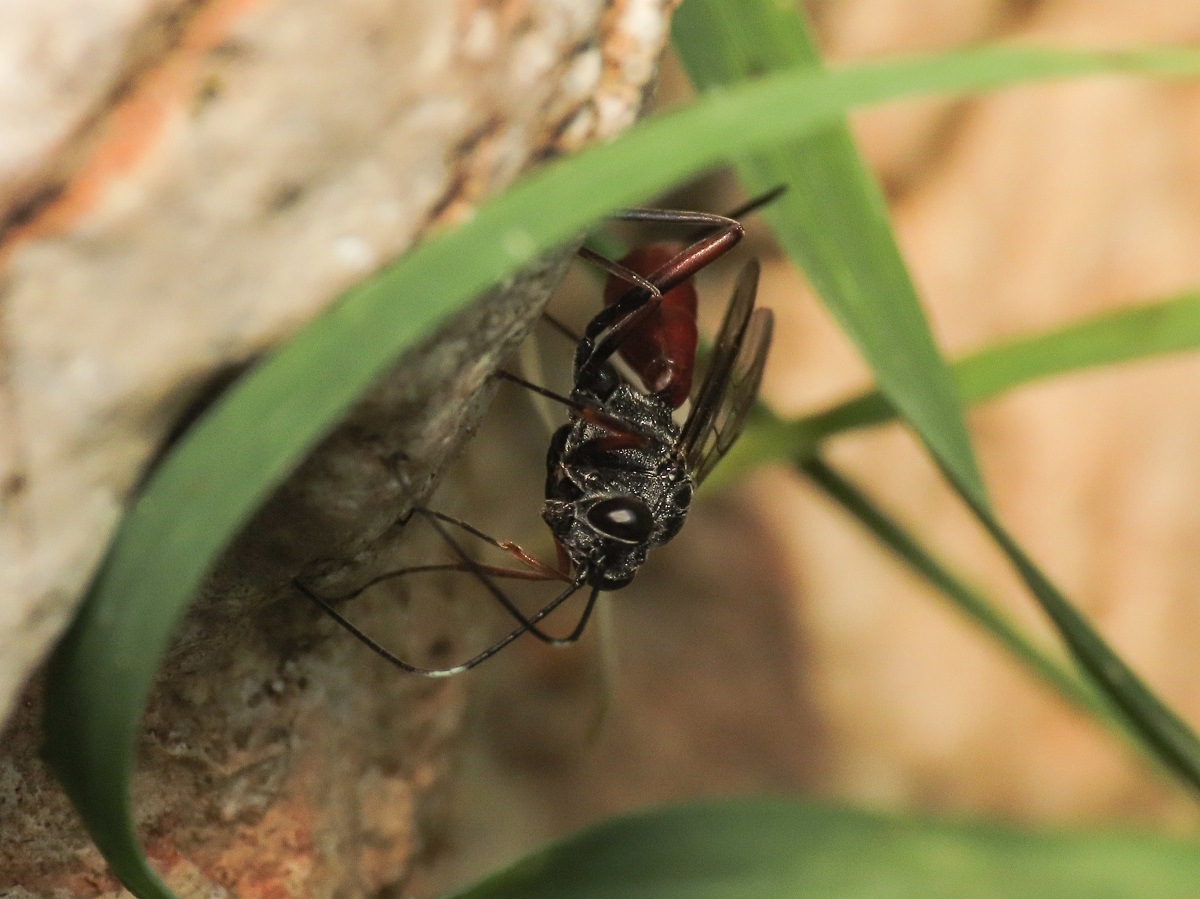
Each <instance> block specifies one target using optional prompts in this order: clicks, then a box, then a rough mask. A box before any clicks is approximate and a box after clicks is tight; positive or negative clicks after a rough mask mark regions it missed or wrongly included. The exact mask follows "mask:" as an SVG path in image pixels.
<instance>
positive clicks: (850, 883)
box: [454, 799, 1200, 899]
mask: <svg viewBox="0 0 1200 899" xmlns="http://www.w3.org/2000/svg"><path fill="white" fill-rule="evenodd" d="M1198 849H1200V847H1198V846H1196V845H1195V844H1192V843H1184V842H1181V841H1174V840H1168V839H1165V838H1162V837H1154V836H1148V835H1144V834H1128V833H1127V834H1122V833H1105V832H1099V833H1070V832H1058V833H1041V834H1038V833H1028V832H1022V831H1018V830H1015V829H1010V828H1004V827H999V826H994V825H985V824H966V823H950V822H945V821H929V820H921V819H914V818H892V817H883V816H879V815H871V814H868V813H865V812H857V811H850V810H847V809H838V808H828V807H821V806H817V805H810V804H806V803H800V802H792V801H788V800H783V799H774V800H772V799H738V800H725V801H720V802H704V803H695V804H690V805H685V806H679V807H674V808H668V809H659V810H655V811H651V812H645V813H641V814H637V815H633V816H630V817H625V818H617V819H615V820H612V821H607V822H604V823H602V824H600V825H598V826H596V827H593V828H590V829H588V830H585V831H583V832H581V833H579V834H576V835H575V836H573V837H570V838H568V839H566V840H564V841H563V842H561V843H559V844H557V845H554V846H551V847H549V848H547V849H543V850H541V851H539V852H536V853H534V854H533V855H532V856H530V857H528V858H526V859H524V860H523V861H521V862H518V863H517V864H516V865H515V866H513V867H512V868H510V869H508V870H506V871H502V872H500V873H499V874H496V875H494V876H492V877H490V878H488V879H487V880H485V881H484V882H483V883H480V884H478V885H477V886H474V887H472V888H470V889H468V890H465V891H463V892H461V893H457V894H455V897H454V899H509V897H512V899H518V897H519V899H555V897H570V899H609V897H611V899H742V897H745V899H766V897H770V899H809V897H811V899H911V897H918V896H919V897H921V899H943V897H944V899H967V897H969V899H1017V897H1019V899H1042V897H1044V899H1071V897H1078V899H1122V897H1128V899H1146V897H1151V896H1153V897H1154V899H1194V897H1195V896H1196V884H1197V883H1200V851H1197V850H1198Z"/></svg>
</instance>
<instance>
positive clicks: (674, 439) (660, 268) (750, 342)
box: [293, 188, 782, 677]
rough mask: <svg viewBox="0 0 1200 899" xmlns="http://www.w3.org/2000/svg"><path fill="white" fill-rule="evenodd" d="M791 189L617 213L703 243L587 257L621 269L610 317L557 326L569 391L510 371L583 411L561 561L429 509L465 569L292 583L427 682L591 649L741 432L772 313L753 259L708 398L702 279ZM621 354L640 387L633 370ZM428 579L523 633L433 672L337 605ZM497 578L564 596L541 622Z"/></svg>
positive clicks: (566, 467) (560, 435)
mask: <svg viewBox="0 0 1200 899" xmlns="http://www.w3.org/2000/svg"><path fill="white" fill-rule="evenodd" d="M781 192H782V189H781V188H777V189H775V190H773V191H771V192H769V193H767V194H764V195H763V196H761V197H758V198H756V199H754V200H752V201H751V202H750V203H747V204H746V205H744V206H743V207H741V208H739V209H737V210H735V211H734V212H731V213H730V214H729V215H715V214H712V213H704V212H687V211H680V210H669V209H652V208H637V209H628V210H625V211H623V212H621V213H618V214H617V215H616V216H614V218H616V219H618V220H621V221H629V222H645V223H661V224H671V225H681V226H684V227H693V228H698V229H700V233H699V235H698V236H697V237H695V238H694V239H693V241H692V242H691V243H690V244H688V245H686V246H679V245H675V244H666V243H655V244H650V245H648V246H646V247H642V248H639V249H635V250H634V251H632V252H631V253H629V254H627V255H626V256H625V257H623V258H622V259H621V260H620V261H619V262H617V261H613V260H610V259H607V258H605V257H603V256H600V255H598V254H596V253H594V252H591V251H589V250H587V249H582V250H580V251H579V255H580V256H581V257H583V258H585V259H587V260H588V261H590V262H592V263H594V264H596V265H598V266H600V267H601V268H603V269H604V270H605V271H607V272H608V281H607V284H606V287H605V291H604V308H603V309H601V310H600V311H599V312H598V313H597V314H596V315H595V316H594V317H593V318H592V319H591V321H590V322H588V324H587V326H586V328H585V329H584V332H583V334H582V335H581V336H576V335H574V334H571V332H570V331H569V329H566V328H565V327H564V326H562V325H560V324H559V323H558V322H557V321H556V320H555V319H553V318H550V317H549V316H547V319H548V320H549V321H550V323H551V324H553V325H554V326H555V327H557V328H558V329H559V330H562V331H564V333H566V334H568V335H569V336H570V337H571V338H572V339H573V340H575V341H577V348H576V351H575V356H574V363H573V387H572V389H571V391H570V393H569V395H567V396H563V395H561V394H557V393H554V392H553V391H550V390H547V389H545V388H543V387H540V386H538V385H535V384H531V383H529V382H528V381H525V380H524V379H522V378H519V377H517V376H515V375H512V374H509V373H507V372H504V371H500V372H498V373H497V374H498V376H500V377H503V378H506V379H507V380H510V381H513V382H515V383H517V384H520V385H522V386H524V387H526V388H528V389H530V390H533V391H534V392H536V393H538V394H541V395H542V396H545V397H547V398H549V399H551V400H553V401H555V402H558V403H560V404H562V405H564V406H565V407H567V409H568V410H569V412H570V419H569V421H568V422H567V423H566V424H564V425H563V426H562V427H560V428H559V429H558V430H557V431H556V432H555V433H554V436H553V437H552V439H551V443H550V449H549V452H548V454H547V460H546V467H547V473H546V487H545V499H544V501H543V504H542V518H543V520H544V521H545V522H546V524H547V525H548V526H549V528H550V531H551V533H552V535H553V537H554V540H555V545H556V548H557V556H558V558H557V560H556V564H554V565H549V564H547V563H544V562H542V561H539V560H538V559H536V558H535V557H533V556H532V555H530V554H529V553H527V552H526V551H525V550H523V549H522V548H521V547H520V546H518V545H517V544H515V543H512V542H509V541H500V540H496V539H494V538H493V537H490V536H488V535H487V534H485V533H484V532H482V531H480V530H479V529H477V528H475V527H473V526H471V525H470V524H468V523H466V522H465V521H461V520H459V519H457V518H454V517H452V516H449V515H444V514H442V513H440V512H435V511H433V510H430V509H426V508H423V507H419V506H418V507H414V509H413V510H412V512H410V513H409V515H410V516H411V515H413V514H419V515H422V516H424V517H425V518H426V519H427V520H428V521H429V523H430V524H431V525H432V526H433V528H434V529H435V530H436V531H437V532H438V533H439V534H440V536H441V538H442V539H443V540H444V541H445V543H446V544H447V545H448V546H449V547H450V549H451V550H452V551H453V553H454V556H455V558H456V561H453V562H449V563H444V564H434V565H421V566H410V567H408V568H403V569H399V570H396V571H391V572H388V573H386V574H383V575H380V576H378V577H375V578H373V579H372V580H370V581H368V582H367V584H364V585H363V586H362V587H359V588H358V589H357V590H355V591H353V592H352V593H350V594H347V595H345V596H341V597H337V598H336V599H332V598H327V597H322V596H320V595H318V594H317V593H316V592H314V591H313V590H312V589H311V588H309V587H308V586H306V585H305V584H304V583H303V582H302V581H300V580H299V579H295V580H294V581H293V583H294V584H295V586H296V588H297V589H298V590H300V591H301V592H302V593H303V594H304V595H305V596H306V597H308V598H309V599H310V600H311V601H312V602H314V603H315V604H316V605H318V606H319V607H320V608H321V609H322V610H323V611H324V612H326V613H327V614H328V615H329V616H330V617H332V618H333V619H334V620H335V621H337V622H338V624H340V625H341V626H342V627H344V628H345V629H346V630H347V631H349V632H350V633H351V634H352V635H353V636H354V637H356V638H357V639H358V640H360V641H361V642H362V643H364V644H365V645H366V646H367V647H369V648H370V649H371V650H373V651H374V652H376V653H377V654H379V655H380V656H382V657H383V658H384V659H386V660H387V661H388V662H390V663H391V664H393V665H395V666H396V667H398V668H401V669H403V670H405V671H409V672H412V673H414V674H421V675H425V676H428V677H443V676H447V675H451V674H458V673H460V672H462V671H466V670H468V669H470V668H474V667H475V666H476V665H478V664H479V663H480V662H483V661H484V660H486V659H488V658H490V657H491V656H493V655H495V654H496V653H497V652H499V651H500V650H501V649H503V648H504V647H505V646H507V645H508V644H509V643H511V642H513V641H514V640H516V639H517V638H518V637H520V636H521V635H523V634H525V633H529V634H532V635H533V636H534V637H536V638H537V639H539V640H541V641H543V642H545V643H548V644H551V645H555V646H563V645H568V644H571V643H574V642H575V641H576V640H578V639H579V637H580V635H581V634H582V633H583V630H584V628H585V626H586V625H587V622H588V620H589V618H590V617H591V614H592V610H593V608H594V607H595V604H596V600H597V598H598V596H599V595H600V593H601V592H603V591H611V590H618V589H620V588H622V587H624V586H626V585H627V584H629V583H630V581H632V580H633V577H634V575H635V574H636V573H637V570H638V569H639V568H640V567H641V565H642V563H643V562H644V561H645V559H646V553H647V551H648V550H649V549H650V548H651V547H653V546H659V545H661V544H664V543H666V542H667V541H669V540H671V539H672V538H673V537H674V536H675V535H676V534H678V533H679V530H680V529H681V528H682V526H683V523H684V520H685V519H686V517H687V513H688V509H689V507H690V505H691V501H692V494H693V491H694V490H695V489H696V487H698V486H699V484H700V483H701V482H703V480H704V479H705V477H707V475H708V474H709V472H711V471H712V468H713V466H714V465H715V464H716V463H717V461H718V460H719V459H720V458H721V457H722V456H723V455H724V454H725V453H726V452H727V451H728V450H729V448H730V447H731V446H732V445H733V443H734V442H735V441H736V440H737V438H738V436H739V435H740V434H741V431H742V427H743V424H744V422H745V417H746V413H747V412H748V411H749V409H750V407H751V406H752V405H753V403H754V400H755V397H756V396H757V393H758V387H759V383H760V381H761V380H762V372H763V366H764V364H765V363H766V358H767V351H768V349H769V348H770V344H771V331H772V315H771V312H770V310H767V309H755V305H754V304H755V297H756V294H757V288H758V276H759V266H758V263H757V261H753V260H752V261H750V262H748V263H747V264H746V265H745V266H744V267H743V268H742V270H741V273H740V274H739V276H738V278H737V281H736V285H735V287H734V289H733V294H732V296H731V298H730V300H729V303H728V306H727V307H726V310H725V316H724V319H723V321H722V324H721V327H720V330H719V331H718V333H717V337H716V341H715V343H714V346H713V351H712V354H711V357H710V360H709V365H708V369H707V372H706V374H705V376H704V380H703V381H702V382H701V384H700V386H699V388H698V389H697V390H695V391H693V389H692V382H693V373H694V368H695V362H696V351H697V326H696V312H697V309H696V307H697V298H696V290H695V287H694V286H693V284H692V282H691V279H692V276H693V275H695V274H696V273H697V272H698V271H700V270H701V269H702V268H704V267H705V266H707V265H709V264H710V263H711V262H713V261H714V260H715V259H717V258H719V257H720V256H722V255H724V254H725V253H726V252H728V251H729V250H730V249H732V248H733V246H734V245H736V244H737V243H738V241H740V240H741V238H742V236H743V234H744V231H743V228H742V225H741V223H740V222H739V221H738V219H739V218H741V217H743V216H745V215H746V214H748V213H749V212H751V211H753V210H754V209H757V208H758V207H759V206H762V205H764V204H766V203H768V202H770V201H771V200H773V199H774V198H775V197H776V196H778V194H779V193H781ZM614 357H617V358H619V359H620V360H621V361H622V362H623V363H624V365H625V367H626V368H627V369H629V370H630V371H632V373H633V375H634V376H635V377H636V380H637V381H639V382H640V384H636V383H634V382H633V381H632V380H631V379H630V378H627V377H625V376H623V375H622V374H621V372H620V371H619V370H618V368H617V366H616V365H614V364H613V362H614ZM689 399H690V401H691V408H690V410H689V412H688V414H687V417H686V419H685V421H684V423H683V425H682V427H681V426H680V425H678V424H676V422H675V420H674V418H673V414H674V412H675V411H676V410H677V409H679V408H680V407H682V406H683V404H684V403H685V402H688V401H689ZM452 529H453V530H456V531H460V532H462V533H465V534H468V535H470V536H472V537H474V538H476V539H478V540H481V541H483V542H485V543H487V544H490V545H491V546H492V547H495V548H497V549H499V550H502V551H503V552H505V553H506V554H507V555H508V556H509V557H511V558H512V559H513V560H515V561H516V562H518V563H520V565H521V566H522V567H520V568H511V567H509V568H505V567H499V566H495V565H490V564H485V563H483V562H481V561H478V560H477V559H476V558H475V557H473V556H472V555H471V554H470V553H469V552H467V550H466V549H465V548H464V547H463V545H462V543H461V542H460V541H459V540H458V539H456V538H455V536H454V534H453V533H451V530H452ZM421 571H425V572H428V571H461V572H468V573H470V574H471V575H473V576H474V577H475V578H476V579H477V580H478V581H479V583H481V584H482V585H483V587H484V589H485V590H486V591H487V592H488V593H489V594H490V595H491V597H492V598H493V599H494V600H495V601H496V602H497V603H498V604H499V606H500V607H501V608H503V610H504V611H505V612H506V613H507V614H508V615H509V616H510V617H511V618H512V620H513V622H515V626H514V627H512V628H511V630H509V631H508V632H507V633H506V634H504V636H502V637H501V638H500V639H498V640H496V641H495V642H493V643H491V645H489V646H487V648H485V649H483V650H482V651H480V652H478V653H476V654H475V655H474V656H472V657H471V658H469V659H467V660H465V661H463V662H461V663H459V664H456V665H452V666H449V667H444V668H428V667H421V666H418V665H413V664H410V663H409V662H406V661H404V660H403V659H401V658H399V657H397V656H396V655H395V654H393V653H392V652H391V651H389V650H388V649H386V648H384V647H383V646H381V645H380V644H379V643H377V642H376V641H375V640H373V639H372V638H371V637H369V636H368V635H367V634H365V633H364V632H363V631H361V630H360V629H359V628H358V627H357V626H355V625H354V624H353V623H352V622H350V621H349V620H348V619H347V618H346V617H345V616H343V615H342V614H341V612H339V611H338V610H337V609H336V608H335V607H334V606H333V605H332V603H333V602H335V601H337V600H341V599H348V598H351V597H353V596H356V595H358V594H359V593H361V592H363V591H364V590H365V589H367V587H370V586H373V585H374V584H377V583H379V582H381V581H384V580H388V579H391V578H395V577H399V576H401V575H405V574H413V573H416V572H421ZM498 577H500V578H518V579H523V580H544V581H558V582H560V583H562V584H563V587H562V589H561V591H560V592H559V593H558V595H556V596H555V597H554V598H553V599H551V600H550V601H549V602H547V603H545V604H544V605H542V606H541V608H540V609H538V610H537V611H536V612H535V613H533V614H531V615H526V614H525V613H524V612H522V611H521V609H520V608H519V607H518V605H517V604H516V603H515V602H513V601H512V599H510V598H509V596H508V595H507V594H506V593H505V591H504V590H502V589H501V588H500V587H499V586H498V585H497V584H496V581H495V578H498ZM583 590H587V591H588V593H587V601H586V603H585V605H584V608H583V611H582V612H581V613H580V615H579V618H578V619H577V621H576V623H575V625H574V627H573V628H572V629H571V630H570V632H569V633H567V634H565V635H562V636H554V635H552V634H550V633H547V632H546V631H545V630H543V628H542V627H541V622H542V621H543V619H545V618H546V617H547V616H548V615H550V614H551V613H552V612H553V611H554V610H555V609H557V608H558V607H559V606H561V605H562V604H563V603H565V602H566V601H567V600H568V599H570V598H571V597H572V596H574V595H575V594H576V593H579V592H580V591H583Z"/></svg>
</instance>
